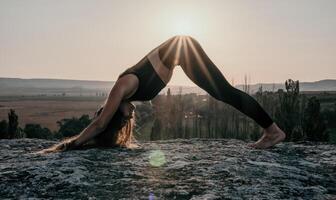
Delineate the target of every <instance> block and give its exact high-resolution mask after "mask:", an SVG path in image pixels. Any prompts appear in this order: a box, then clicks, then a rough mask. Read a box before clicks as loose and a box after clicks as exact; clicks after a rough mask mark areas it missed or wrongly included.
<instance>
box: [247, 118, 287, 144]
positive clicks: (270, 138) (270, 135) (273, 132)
mask: <svg viewBox="0 0 336 200" xmlns="http://www.w3.org/2000/svg"><path fill="white" fill-rule="evenodd" d="M285 138H286V134H285V133H284V132H283V131H282V130H281V129H280V128H279V127H278V126H277V125H276V124H275V123H273V124H272V125H271V126H270V127H268V128H266V129H264V134H263V135H262V136H261V138H260V139H259V140H258V141H257V142H255V143H253V144H248V146H249V147H253V148H256V149H266V148H269V147H272V146H274V145H276V144H278V143H280V142H282V141H283V140H284V139H285Z"/></svg>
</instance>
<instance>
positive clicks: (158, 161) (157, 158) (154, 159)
mask: <svg viewBox="0 0 336 200" xmlns="http://www.w3.org/2000/svg"><path fill="white" fill-rule="evenodd" d="M165 163H166V158H165V155H164V153H163V152H162V151H161V150H153V151H151V152H150V154H149V164H150V165H151V166H153V167H160V166H162V165H163V164H165Z"/></svg>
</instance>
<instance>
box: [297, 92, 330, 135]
mask: <svg viewBox="0 0 336 200" xmlns="http://www.w3.org/2000/svg"><path fill="white" fill-rule="evenodd" d="M303 130H304V133H305V135H306V139H307V140H310V141H328V134H326V125H325V123H324V122H323V120H322V116H321V114H320V102H319V100H318V99H317V98H316V97H315V96H314V97H311V98H309V100H308V105H307V107H306V109H305V111H304V117H303Z"/></svg>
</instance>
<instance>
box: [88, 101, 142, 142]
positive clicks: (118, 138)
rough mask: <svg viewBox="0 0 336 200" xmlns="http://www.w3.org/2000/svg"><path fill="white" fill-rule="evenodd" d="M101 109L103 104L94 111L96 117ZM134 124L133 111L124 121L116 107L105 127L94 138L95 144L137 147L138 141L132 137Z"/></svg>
mask: <svg viewBox="0 0 336 200" xmlns="http://www.w3.org/2000/svg"><path fill="white" fill-rule="evenodd" d="M102 109H103V106H102V107H101V108H100V109H98V111H97V112H96V113H95V117H97V116H98V115H99V114H100V113H101V111H102ZM134 126H135V113H134V112H132V117H131V118H129V119H127V120H126V121H125V119H124V116H123V114H122V113H121V112H120V110H119V109H118V110H117V111H116V113H115V114H114V116H113V117H112V119H111V120H110V122H109V123H108V125H107V127H106V129H105V130H104V131H103V132H102V133H100V134H99V135H98V136H96V137H95V138H94V143H95V145H96V146H98V147H99V146H101V147H114V146H119V147H126V148H135V147H138V146H139V145H138V143H137V141H136V139H135V137H134V134H133V131H134Z"/></svg>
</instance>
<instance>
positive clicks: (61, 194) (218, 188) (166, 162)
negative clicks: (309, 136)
mask: <svg viewBox="0 0 336 200" xmlns="http://www.w3.org/2000/svg"><path fill="white" fill-rule="evenodd" d="M53 143H54V142H51V141H46V140H37V139H19V140H0V151H1V153H0V180H1V182H0V197H1V198H21V199H26V198H30V197H32V198H42V199H55V198H56V199H336V146H335V145H326V144H319V145H317V144H312V143H301V144H294V143H283V144H280V145H278V146H277V147H275V148H272V149H269V150H255V149H251V148H249V147H247V146H246V143H245V142H242V141H239V140H224V139H223V140H214V139H211V140H205V139H191V140H167V141H157V142H143V143H141V144H142V145H141V148H139V149H135V150H127V149H120V148H119V149H117V148H116V149H88V150H76V151H69V152H64V153H55V154H48V155H36V154H32V153H31V152H34V151H35V150H39V149H42V148H43V147H47V146H49V145H51V144H53Z"/></svg>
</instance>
